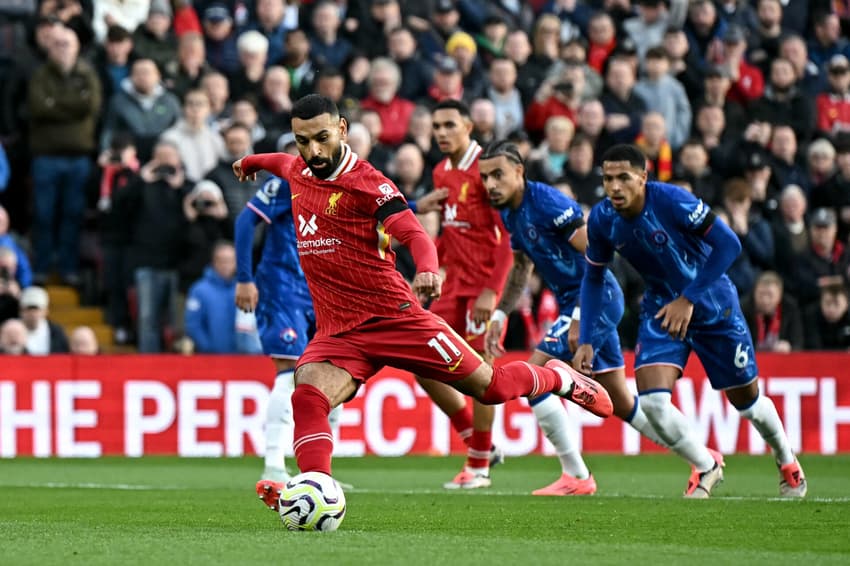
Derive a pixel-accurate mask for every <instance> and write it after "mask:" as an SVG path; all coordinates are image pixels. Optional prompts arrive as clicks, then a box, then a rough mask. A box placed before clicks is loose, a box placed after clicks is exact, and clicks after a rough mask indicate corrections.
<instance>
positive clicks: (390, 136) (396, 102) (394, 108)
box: [360, 57, 415, 147]
mask: <svg viewBox="0 0 850 566" xmlns="http://www.w3.org/2000/svg"><path fill="white" fill-rule="evenodd" d="M400 84H401V71H400V70H399V68H398V65H396V64H395V63H394V62H393V60H392V59H387V58H383V57H381V58H378V59H375V60H374V61H373V62H372V70H371V71H370V73H369V96H368V97H367V98H366V99H365V100H364V101H363V102H362V103H361V105H360V106H361V108H363V109H364V110H374V111H375V112H377V113H378V115H379V116H380V118H381V137H380V138H379V141H380V142H381V143H384V144H386V145H388V146H392V147H395V146H398V145H399V144H401V142H402V141H403V140H404V136H405V135H406V134H407V125H408V123H409V122H410V116H411V115H412V114H413V109H414V107H415V105H414V104H413V103H412V102H411V101H409V100H405V99H403V98H401V97H400V96H398V88H399V85H400Z"/></svg>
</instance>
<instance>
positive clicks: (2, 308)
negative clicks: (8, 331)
mask: <svg viewBox="0 0 850 566" xmlns="http://www.w3.org/2000/svg"><path fill="white" fill-rule="evenodd" d="M17 271H18V258H17V256H16V255H15V250H13V249H12V248H7V247H5V246H0V322H3V321H5V320H8V319H10V318H16V317H17V316H18V313H19V311H20V302H19V301H20V298H21V286H20V285H19V284H18V282H17V280H16V274H17Z"/></svg>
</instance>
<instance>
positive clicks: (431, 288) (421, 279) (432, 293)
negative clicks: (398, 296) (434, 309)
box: [413, 272, 443, 304]
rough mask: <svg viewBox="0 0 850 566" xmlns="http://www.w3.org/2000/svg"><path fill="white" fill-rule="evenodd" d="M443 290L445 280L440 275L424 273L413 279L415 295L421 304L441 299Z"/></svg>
mask: <svg viewBox="0 0 850 566" xmlns="http://www.w3.org/2000/svg"><path fill="white" fill-rule="evenodd" d="M442 288H443V278H442V277H440V274H439V273H428V272H422V273H417V274H416V277H414V278H413V294H414V295H416V297H417V298H418V299H419V301H420V302H421V303H423V304H424V303H427V302H428V301H429V300H431V299H439V298H440V294H441V293H442Z"/></svg>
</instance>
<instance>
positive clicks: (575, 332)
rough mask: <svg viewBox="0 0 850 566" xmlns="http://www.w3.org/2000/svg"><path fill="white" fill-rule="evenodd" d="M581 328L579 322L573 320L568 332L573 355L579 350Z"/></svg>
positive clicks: (568, 340)
mask: <svg viewBox="0 0 850 566" xmlns="http://www.w3.org/2000/svg"><path fill="white" fill-rule="evenodd" d="M579 326H580V324H579V321H577V320H571V321H570V329H569V331H567V344H569V346H570V352H572V353H573V354H575V353H576V350H578V337H579Z"/></svg>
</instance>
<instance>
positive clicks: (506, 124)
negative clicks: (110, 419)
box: [0, 0, 850, 353]
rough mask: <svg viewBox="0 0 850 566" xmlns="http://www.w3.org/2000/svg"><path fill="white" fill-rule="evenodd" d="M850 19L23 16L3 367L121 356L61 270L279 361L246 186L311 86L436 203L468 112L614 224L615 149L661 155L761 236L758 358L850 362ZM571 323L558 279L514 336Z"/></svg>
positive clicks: (156, 345)
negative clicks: (441, 140) (267, 334)
mask: <svg viewBox="0 0 850 566" xmlns="http://www.w3.org/2000/svg"><path fill="white" fill-rule="evenodd" d="M848 31H850V4H848V3H847V2H841V1H830V0H790V1H789V0H754V1H749V2H748V1H747V0H690V1H688V0H528V1H520V0H416V1H413V0H348V1H346V0H318V1H308V0H302V1H300V2H299V1H298V0H256V1H255V2H254V1H242V0H223V1H222V0H173V1H169V0H96V1H93V0H11V1H7V2H3V3H2V5H0V76H2V77H3V80H2V82H0V141H2V145H0V204H2V207H0V324H2V326H0V351H2V352H6V353H22V352H28V353H47V352H54V351H68V350H69V349H71V350H72V351H80V352H83V351H88V352H90V353H94V352H97V351H98V348H97V344H96V342H95V343H94V344H92V339H93V335H91V329H88V331H86V330H85V329H78V331H74V333H73V336H72V337H71V340H70V345H69V341H68V339H67V338H66V337H65V336H64V334H63V333H62V329H61V328H58V327H57V326H56V325H55V324H52V323H50V321H49V319H48V310H47V308H48V297H47V294H46V293H45V292H44V290H43V287H44V286H45V285H46V284H47V283H49V282H51V281H55V280H56V279H57V278H58V279H59V280H60V281H61V282H62V283H64V284H67V285H71V286H74V287H76V288H78V289H79V290H80V291H81V293H82V295H83V297H84V298H85V299H86V301H87V302H90V303H93V304H97V305H101V306H103V307H104V308H105V311H106V314H107V320H108V322H109V323H110V324H111V325H112V326H113V327H114V328H115V339H116V342H117V343H131V342H132V343H136V344H137V345H138V348H139V351H141V352H158V351H164V350H167V349H173V348H178V347H179V348H181V350H182V351H198V352H256V351H258V348H259V345H258V343H257V340H256V339H252V337H251V333H252V331H253V329H252V326H251V321H250V320H245V319H244V317H238V316H237V312H236V309H235V308H232V307H231V306H232V304H233V294H234V289H235V284H236V282H235V270H236V267H235V259H234V252H233V248H232V246H230V245H229V244H227V243H226V241H227V240H230V239H232V237H233V222H234V219H235V218H236V216H237V215H238V214H239V212H240V211H241V210H242V208H243V207H244V205H245V203H246V202H247V201H248V199H249V198H250V197H251V196H252V195H253V194H254V192H256V190H257V188H258V187H259V186H260V185H261V184H262V182H263V178H262V177H261V178H259V179H257V181H256V182H255V183H253V184H250V183H242V184H240V183H239V182H238V181H237V180H236V179H235V178H234V176H233V174H232V172H231V163H232V162H233V161H234V160H236V159H238V158H240V157H242V156H244V155H246V154H248V153H253V152H257V153H259V152H270V151H291V150H292V148H293V146H294V137H293V136H292V134H291V132H290V131H289V124H290V115H289V112H290V109H291V107H292V104H293V101H294V100H297V99H298V98H299V97H301V96H302V95H304V94H307V93H310V92H317V93H320V94H323V95H325V96H328V97H330V98H331V99H333V100H334V101H335V102H336V103H337V104H338V105H339V107H340V109H341V110H342V111H343V113H344V115H345V117H346V118H347V119H348V121H349V123H350V128H349V137H348V142H349V144H350V145H351V147H352V149H353V150H354V151H355V152H356V153H357V154H358V155H359V156H360V157H361V158H364V159H368V160H369V161H370V162H372V163H373V164H374V165H375V166H376V167H377V168H378V169H380V170H381V171H384V172H386V174H387V175H388V176H389V177H390V178H392V179H393V180H394V181H395V182H396V184H397V185H398V187H399V188H400V189H401V190H402V191H403V193H404V194H405V195H406V196H407V197H408V198H409V199H417V198H419V197H421V196H423V195H425V194H426V193H428V192H429V191H431V190H432V188H433V187H432V182H431V170H432V168H433V166H434V165H435V164H436V163H437V162H438V161H439V160H440V159H441V158H442V156H441V154H440V151H439V149H438V148H437V147H436V144H435V143H434V141H433V137H432V133H431V109H432V108H433V107H434V105H436V104H437V103H438V102H440V101H442V100H445V99H452V98H456V99H461V100H463V101H464V102H466V103H467V104H468V105H469V106H470V108H471V117H472V121H473V123H474V131H473V135H474V137H475V139H476V140H477V141H478V142H479V143H481V144H485V143H487V142H490V141H493V140H498V139H506V138H507V139H511V140H513V141H514V142H516V143H517V144H518V145H519V146H520V147H521V148H522V151H523V152H524V157H525V158H527V160H528V163H529V167H528V176H529V178H531V179H534V180H540V181H543V182H546V183H550V184H552V185H554V186H556V187H558V188H559V189H560V190H562V191H564V192H566V193H568V194H569V195H571V196H574V197H575V198H576V200H578V201H579V202H580V203H581V204H582V205H583V206H584V207H588V208H589V207H590V206H592V205H594V204H595V203H596V202H598V201H599V200H600V199H602V198H604V191H603V188H602V178H601V171H600V168H599V157H600V156H601V154H602V152H603V151H604V150H605V149H607V148H609V147H611V146H612V145H614V144H617V143H624V142H628V143H635V144H637V145H638V146H639V147H641V148H642V149H643V151H644V153H645V154H646V157H647V162H648V166H649V170H650V175H651V177H652V178H654V179H657V180H660V181H665V182H671V183H674V184H678V185H681V186H683V187H686V188H687V189H689V190H691V191H692V192H693V193H694V194H695V195H697V196H699V197H700V198H702V199H703V200H704V201H705V202H706V203H708V204H710V205H711V206H712V207H713V208H714V210H715V211H716V212H717V213H718V215H719V216H720V217H722V218H723V219H724V220H725V221H726V222H727V223H728V224H729V226H730V227H731V228H732V229H733V230H734V232H735V233H736V234H737V235H738V237H739V238H740V241H741V244H742V247H743V251H742V253H741V255H740V257H739V258H738V259H737V260H736V262H735V263H734V265H733V266H732V268H731V269H730V271H729V276H730V277H731V279H732V281H733V282H734V284H735V286H736V287H737V289H738V292H739V294H740V295H741V297H744V299H743V308H744V312H745V314H746V316H747V318H748V322H749V324H750V328H751V332H752V334H753V339H754V342H755V343H756V345H757V347H758V348H759V349H761V350H769V351H778V352H788V351H792V350H802V349H831V350H836V349H839V350H847V349H850V311H849V310H848V281H850V247H848V244H850V42H848V40H847V38H846V37H847V35H848ZM421 219H422V221H423V223H425V224H426V226H427V227H428V228H429V229H430V230H431V232H432V233H434V234H436V233H437V231H438V229H439V226H438V221H437V220H436V219H434V218H432V217H424V216H423V217H422V218H421ZM261 239H262V233H261V231H259V232H258V234H257V240H258V242H259V241H260V240H261ZM257 249H259V244H258V245H257ZM397 251H398V252H399V256H398V257H399V261H398V267H399V269H400V270H401V271H402V273H404V274H405V275H407V276H408V277H412V275H413V271H414V267H413V265H412V264H411V259H410V256H409V254H407V253H405V250H404V249H401V248H400V249H398V250H397ZM629 269H630V268H629V267H628V266H627V265H626V264H625V262H619V261H615V263H614V264H613V270H614V272H615V274H616V276H617V278H618V280H619V281H620V284H621V286H622V287H623V290H624V292H625V296H626V315H625V317H624V319H623V321H622V323H621V327H620V331H621V337H622V343H623V345H624V347H633V346H634V341H635V335H636V328H637V322H638V321H637V318H638V304H639V302H640V299H641V296H642V293H643V289H642V288H641V286H640V284H639V283H638V282H639V280H640V278H639V277H638V276H637V275H638V274H636V273H634V272H631V271H630V270H629ZM556 316H557V305H556V304H555V301H554V298H553V297H552V295H551V293H548V292H547V291H546V289H545V288H543V286H542V284H541V283H540V279H539V278H533V279H532V283H531V284H530V285H529V287H528V289H527V290H526V292H525V295H524V297H523V299H522V301H521V304H520V308H518V309H517V310H516V311H515V312H514V313H513V314H512V316H511V319H510V320H509V325H508V337H507V339H506V346H508V347H512V348H515V349H527V348H529V347H531V346H533V345H534V344H536V343H537V341H538V340H539V339H540V337H541V336H542V334H543V333H545V330H546V328H547V325H548V324H551V322H552V321H553V320H554V318H555V317H556ZM184 318H185V323H184ZM183 330H185V334H186V336H187V337H188V340H178V339H177V337H178V336H179V335H180V334H181V333H182V331H183ZM77 343H79V344H80V345H79V346H74V344H77ZM75 348H77V349H75Z"/></svg>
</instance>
